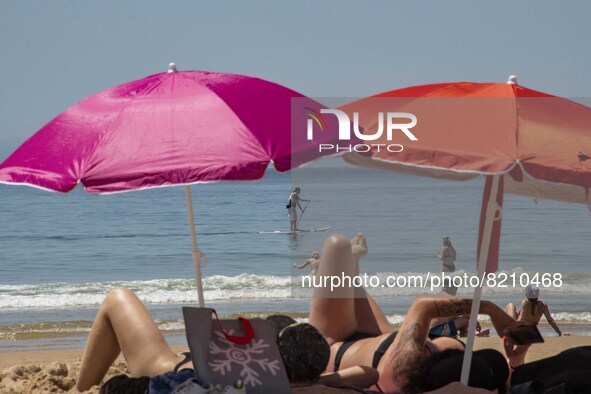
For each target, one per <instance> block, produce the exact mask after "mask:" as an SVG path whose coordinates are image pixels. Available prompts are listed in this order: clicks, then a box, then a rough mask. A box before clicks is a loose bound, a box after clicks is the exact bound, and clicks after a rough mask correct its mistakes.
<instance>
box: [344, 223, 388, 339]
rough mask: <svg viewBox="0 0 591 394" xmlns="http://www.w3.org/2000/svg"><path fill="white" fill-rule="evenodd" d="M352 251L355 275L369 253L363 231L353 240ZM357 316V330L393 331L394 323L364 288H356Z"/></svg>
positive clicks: (376, 333) (377, 332) (374, 332)
mask: <svg viewBox="0 0 591 394" xmlns="http://www.w3.org/2000/svg"><path fill="white" fill-rule="evenodd" d="M351 251H352V253H353V260H354V263H355V264H354V265H355V275H359V261H361V259H362V258H364V257H365V256H366V255H367V252H368V249H367V239H366V238H365V236H364V235H363V234H361V233H359V234H357V235H356V236H355V237H354V238H353V239H352V240H351ZM355 318H356V320H357V330H358V331H361V332H366V333H369V334H375V335H380V334H386V333H390V332H391V331H392V325H391V324H390V322H389V321H388V319H387V318H386V316H385V315H384V313H383V312H382V310H381V309H380V307H379V306H378V304H376V302H375V300H374V299H373V298H372V297H371V296H370V295H369V294H367V292H366V291H365V289H364V288H361V287H358V288H356V289H355Z"/></svg>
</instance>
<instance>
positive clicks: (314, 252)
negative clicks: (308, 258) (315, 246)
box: [312, 250, 320, 259]
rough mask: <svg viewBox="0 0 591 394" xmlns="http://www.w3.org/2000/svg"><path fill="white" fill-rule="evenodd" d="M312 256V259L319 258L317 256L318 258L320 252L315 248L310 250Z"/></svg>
mask: <svg viewBox="0 0 591 394" xmlns="http://www.w3.org/2000/svg"><path fill="white" fill-rule="evenodd" d="M312 258H314V259H319V258H320V253H318V251H317V250H315V251H313V252H312Z"/></svg>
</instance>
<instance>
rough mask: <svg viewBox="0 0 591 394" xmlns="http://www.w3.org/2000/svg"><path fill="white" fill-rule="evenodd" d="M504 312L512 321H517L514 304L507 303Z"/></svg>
mask: <svg viewBox="0 0 591 394" xmlns="http://www.w3.org/2000/svg"><path fill="white" fill-rule="evenodd" d="M505 312H507V314H508V315H509V316H511V317H512V318H513V319H517V309H516V308H515V304H513V303H512V302H510V303H508V304H507V305H506V306H505Z"/></svg>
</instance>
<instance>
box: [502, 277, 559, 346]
mask: <svg viewBox="0 0 591 394" xmlns="http://www.w3.org/2000/svg"><path fill="white" fill-rule="evenodd" d="M539 296H540V289H539V288H538V287H537V286H534V285H532V284H530V285H528V286H527V287H526V288H525V300H523V301H522V302H521V306H520V308H519V311H516V310H515V305H514V304H512V303H509V304H507V306H506V307H505V311H506V312H507V313H508V314H509V315H510V316H512V317H513V318H515V319H516V320H518V321H523V322H526V323H529V324H534V325H538V323H539V322H540V320H541V319H542V316H545V317H546V320H547V321H548V324H550V325H551V326H552V328H553V329H554V331H556V333H557V334H558V336H559V337H560V336H562V335H563V334H562V331H560V329H559V328H558V325H556V322H555V321H554V319H553V318H552V315H551V314H550V310H549V309H548V305H546V304H545V303H544V302H543V301H540V300H539V299H538V298H539Z"/></svg>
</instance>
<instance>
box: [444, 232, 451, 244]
mask: <svg viewBox="0 0 591 394" xmlns="http://www.w3.org/2000/svg"><path fill="white" fill-rule="evenodd" d="M443 244H444V245H445V246H450V245H451V238H450V237H449V236H447V235H446V236H445V237H443Z"/></svg>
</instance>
